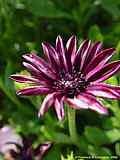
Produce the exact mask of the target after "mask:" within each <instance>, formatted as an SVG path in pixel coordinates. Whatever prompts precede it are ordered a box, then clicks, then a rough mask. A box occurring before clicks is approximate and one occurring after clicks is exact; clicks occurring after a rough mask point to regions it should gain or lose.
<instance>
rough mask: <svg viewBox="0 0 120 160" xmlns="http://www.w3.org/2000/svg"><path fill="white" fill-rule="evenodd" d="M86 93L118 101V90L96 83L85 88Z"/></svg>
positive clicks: (119, 92)
mask: <svg viewBox="0 0 120 160" xmlns="http://www.w3.org/2000/svg"><path fill="white" fill-rule="evenodd" d="M86 92H87V93H90V94H92V95H94V96H98V97H102V98H109V99H120V88H119V87H118V88H117V87H112V86H110V85H106V84H99V83H98V84H95V85H90V86H89V87H87V89H86Z"/></svg>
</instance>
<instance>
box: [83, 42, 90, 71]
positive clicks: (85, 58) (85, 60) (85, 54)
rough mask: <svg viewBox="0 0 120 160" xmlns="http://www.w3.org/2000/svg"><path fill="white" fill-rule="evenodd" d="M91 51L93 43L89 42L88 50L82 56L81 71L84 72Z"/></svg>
mask: <svg viewBox="0 0 120 160" xmlns="http://www.w3.org/2000/svg"><path fill="white" fill-rule="evenodd" d="M90 49H91V41H89V42H88V43H87V45H86V49H85V50H84V52H82V54H81V66H80V70H81V71H83V70H84V68H85V66H86V62H87V58H88V56H89V53H90Z"/></svg>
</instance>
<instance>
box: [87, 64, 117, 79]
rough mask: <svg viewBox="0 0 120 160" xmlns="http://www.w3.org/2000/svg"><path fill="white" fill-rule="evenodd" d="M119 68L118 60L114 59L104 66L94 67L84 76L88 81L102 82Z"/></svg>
mask: <svg viewBox="0 0 120 160" xmlns="http://www.w3.org/2000/svg"><path fill="white" fill-rule="evenodd" d="M119 69H120V61H115V62H112V63H110V64H106V65H105V66H104V67H102V68H101V66H98V67H96V68H95V69H93V70H92V71H91V72H89V73H88V74H87V76H86V79H87V81H89V82H94V81H95V82H102V81H105V80H106V79H108V78H110V77H112V76H113V75H114V74H115V73H116V72H117V71H118V70H119Z"/></svg>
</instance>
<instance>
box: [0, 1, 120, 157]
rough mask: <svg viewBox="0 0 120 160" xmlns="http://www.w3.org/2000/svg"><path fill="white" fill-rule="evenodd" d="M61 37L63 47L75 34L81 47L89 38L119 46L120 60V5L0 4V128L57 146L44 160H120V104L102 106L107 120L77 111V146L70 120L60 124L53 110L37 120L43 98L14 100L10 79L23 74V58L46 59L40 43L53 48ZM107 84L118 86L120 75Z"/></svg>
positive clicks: (79, 3) (67, 3)
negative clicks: (112, 159) (83, 159)
mask: <svg viewBox="0 0 120 160" xmlns="http://www.w3.org/2000/svg"><path fill="white" fill-rule="evenodd" d="M58 34H60V35H61V36H62V37H63V39H64V41H65V42H66V40H67V39H68V38H69V37H70V36H71V35H72V34H76V35H77V36H78V40H79V42H80V40H82V39H86V38H88V39H91V40H93V41H94V40H100V41H103V44H104V47H116V51H117V53H116V55H115V56H114V57H113V59H114V60H116V59H120V1H119V0H74V1H73V0H64V1H61V0H4V1H3V0H0V126H1V127H2V126H3V125H5V124H10V125H11V126H13V127H14V128H16V131H17V132H22V133H23V134H25V135H33V136H34V137H35V138H34V145H37V144H39V143H41V142H43V141H46V140H50V141H52V142H54V145H53V148H52V149H51V150H50V152H49V153H48V154H47V155H46V157H45V160H50V159H54V160H59V159H62V160H64V159H66V160H72V159H74V158H73V157H74V156H73V155H76V156H80V155H96V156H97V155H99V156H105V155H106V156H110V155H114V156H116V155H117V156H120V102H118V101H108V100H104V101H103V103H104V104H105V105H106V107H108V108H109V110H110V113H111V114H110V115H109V116H107V117H104V116H101V115H98V114H97V113H92V112H91V111H78V112H77V128H78V132H79V134H80V136H79V144H80V145H79V147H78V146H75V145H74V144H72V142H71V140H70V138H69V133H68V125H67V116H66V117H65V120H64V122H58V120H57V118H56V116H55V114H54V111H53V110H52V109H51V110H49V112H48V113H46V115H45V117H44V119H42V120H39V119H38V117H37V112H38V108H39V107H40V104H41V103H42V100H43V98H44V97H30V98H20V97H18V96H16V94H15V85H14V83H13V82H11V81H10V80H9V79H8V77H9V75H10V74H13V73H16V72H21V71H23V70H24V68H23V67H22V65H21V55H22V54H24V53H26V52H31V51H33V50H34V51H36V52H38V54H39V55H40V56H43V52H42V50H41V42H43V41H48V42H50V43H53V44H54V43H55V38H56V36H57V35H58ZM108 82H109V83H111V84H115V85H119V84H120V74H117V76H114V77H113V78H111V79H109V80H108ZM17 87H20V86H19V85H17ZM65 110H66V106H65ZM72 153H73V154H72ZM67 154H68V155H67ZM60 157H61V158H60ZM64 157H67V158H64ZM0 158H1V157H0ZM101 159H102V158H101Z"/></svg>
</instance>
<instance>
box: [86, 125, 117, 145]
mask: <svg viewBox="0 0 120 160" xmlns="http://www.w3.org/2000/svg"><path fill="white" fill-rule="evenodd" d="M85 136H86V138H87V140H88V141H89V142H90V143H92V144H94V145H96V146H99V145H102V144H110V143H114V142H116V141H118V140H120V130H119V129H112V130H109V131H103V130H101V129H99V128H95V127H94V128H93V127H86V128H85Z"/></svg>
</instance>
